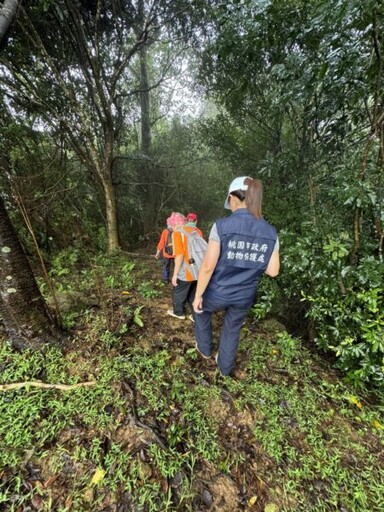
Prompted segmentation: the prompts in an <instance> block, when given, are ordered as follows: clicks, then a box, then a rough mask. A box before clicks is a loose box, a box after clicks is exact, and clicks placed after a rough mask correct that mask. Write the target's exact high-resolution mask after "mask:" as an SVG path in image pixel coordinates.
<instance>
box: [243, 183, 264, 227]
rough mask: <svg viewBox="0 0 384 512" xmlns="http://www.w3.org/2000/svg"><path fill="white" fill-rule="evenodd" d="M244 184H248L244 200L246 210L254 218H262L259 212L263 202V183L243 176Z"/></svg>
mask: <svg viewBox="0 0 384 512" xmlns="http://www.w3.org/2000/svg"><path fill="white" fill-rule="evenodd" d="M244 185H248V188H247V190H246V191H245V202H246V204H247V208H248V210H249V211H250V212H251V213H252V215H253V216H254V217H256V219H262V218H263V214H262V212H261V209H262V204H263V184H262V182H261V181H260V180H253V179H252V178H245V180H244Z"/></svg>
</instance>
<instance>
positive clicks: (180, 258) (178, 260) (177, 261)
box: [172, 254, 184, 286]
mask: <svg viewBox="0 0 384 512" xmlns="http://www.w3.org/2000/svg"><path fill="white" fill-rule="evenodd" d="M183 259H184V256H183V255H182V254H179V255H178V256H175V268H174V269H173V276H172V284H173V286H177V276H178V274H179V271H180V269H181V265H182V264H183Z"/></svg>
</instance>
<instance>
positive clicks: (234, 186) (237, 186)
mask: <svg viewBox="0 0 384 512" xmlns="http://www.w3.org/2000/svg"><path fill="white" fill-rule="evenodd" d="M247 178H249V176H240V177H239V178H235V179H234V180H233V181H232V183H231V184H230V185H229V189H228V194H227V199H226V200H225V203H224V208H226V209H227V210H230V209H231V207H230V206H229V194H231V193H232V192H235V190H247V189H248V185H245V184H244V181H245V180H246V179H247ZM249 179H250V180H251V179H252V178H249Z"/></svg>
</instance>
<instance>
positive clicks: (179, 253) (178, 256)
mask: <svg viewBox="0 0 384 512" xmlns="http://www.w3.org/2000/svg"><path fill="white" fill-rule="evenodd" d="M172 242H173V254H174V256H175V267H174V269H173V275H172V284H173V286H177V276H178V274H179V272H180V269H181V266H182V264H183V260H184V239H183V235H182V234H181V233H180V231H174V232H173V233H172Z"/></svg>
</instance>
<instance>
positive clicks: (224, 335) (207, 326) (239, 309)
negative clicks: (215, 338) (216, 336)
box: [195, 298, 249, 375]
mask: <svg viewBox="0 0 384 512" xmlns="http://www.w3.org/2000/svg"><path fill="white" fill-rule="evenodd" d="M220 310H225V314H224V320H223V326H222V329H221V335H220V343H219V353H218V360H217V365H218V367H219V369H220V371H221V373H222V374H223V375H229V374H230V373H231V371H232V370H233V368H234V366H235V362H236V355H237V348H238V346H239V339H240V331H241V326H242V325H243V322H244V319H245V317H246V316H247V313H248V311H249V306H247V307H245V306H238V305H231V304H228V303H227V302H221V301H213V300H209V299H205V298H204V299H203V312H202V313H199V314H196V315H195V336H196V341H197V345H198V347H199V350H200V352H201V353H202V354H204V355H206V356H210V355H211V352H212V313H214V312H215V311H220Z"/></svg>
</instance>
